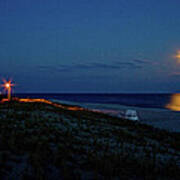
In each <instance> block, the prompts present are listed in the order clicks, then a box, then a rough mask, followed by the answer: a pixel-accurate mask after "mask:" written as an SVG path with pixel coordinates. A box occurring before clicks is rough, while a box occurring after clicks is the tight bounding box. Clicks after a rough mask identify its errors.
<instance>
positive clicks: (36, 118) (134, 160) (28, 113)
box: [0, 102, 180, 180]
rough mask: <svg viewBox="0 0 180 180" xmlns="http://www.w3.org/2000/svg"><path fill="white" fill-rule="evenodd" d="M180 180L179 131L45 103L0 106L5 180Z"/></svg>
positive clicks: (0, 149) (0, 163) (1, 171)
mask: <svg viewBox="0 0 180 180" xmlns="http://www.w3.org/2000/svg"><path fill="white" fill-rule="evenodd" d="M65 107H68V106H65ZM70 109H73V108H70ZM179 177H180V133H170V132H168V131H165V130H160V129H157V128H153V127H151V126H148V125H145V124H140V123H137V122H131V121H128V120H123V119H119V118H115V117H111V116H108V115H105V114H101V113H95V112H91V111H88V110H83V111H82V110H68V108H60V107H55V106H53V105H51V104H46V103H41V102H31V103H29V102H23V103H22V102H5V103H2V104H0V179H2V180H3V179H13V180H16V179H27V180H28V179H163V180H165V179H179Z"/></svg>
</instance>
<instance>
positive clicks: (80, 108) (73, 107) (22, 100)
mask: <svg viewBox="0 0 180 180" xmlns="http://www.w3.org/2000/svg"><path fill="white" fill-rule="evenodd" d="M18 101H19V102H29V103H33V102H39V103H45V104H49V105H52V106H54V107H57V108H62V109H66V110H70V111H83V110H85V109H84V108H82V107H77V106H68V107H67V106H63V105H61V104H57V103H54V102H52V101H48V100H46V99H19V100H18Z"/></svg>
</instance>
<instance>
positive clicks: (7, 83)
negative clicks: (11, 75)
mask: <svg viewBox="0 0 180 180" xmlns="http://www.w3.org/2000/svg"><path fill="white" fill-rule="evenodd" d="M3 82H4V84H3V85H1V87H4V88H5V90H6V91H7V92H8V93H7V94H8V100H9V101H10V100H11V91H12V89H11V87H13V86H14V84H12V81H11V80H9V81H6V80H5V79H3Z"/></svg>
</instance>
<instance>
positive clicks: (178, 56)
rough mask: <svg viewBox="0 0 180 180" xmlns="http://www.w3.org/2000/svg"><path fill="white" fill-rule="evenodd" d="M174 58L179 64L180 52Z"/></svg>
mask: <svg viewBox="0 0 180 180" xmlns="http://www.w3.org/2000/svg"><path fill="white" fill-rule="evenodd" d="M174 57H175V58H176V59H177V62H178V63H180V50H178V51H177V53H176V55H175V56H174Z"/></svg>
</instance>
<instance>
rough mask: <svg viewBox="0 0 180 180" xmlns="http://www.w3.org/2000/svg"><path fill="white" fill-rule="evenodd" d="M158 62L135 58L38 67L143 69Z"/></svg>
mask: <svg viewBox="0 0 180 180" xmlns="http://www.w3.org/2000/svg"><path fill="white" fill-rule="evenodd" d="M154 64H156V63H154V62H151V61H149V60H146V59H134V60H132V61H130V62H125V61H113V62H111V63H99V62H91V63H72V64H69V65H59V66H53V65H39V66H37V68H38V69H39V70H40V71H49V72H50V73H52V72H72V71H76V70H82V71H86V70H98V69H99V70H122V69H131V70H133V69H142V68H143V67H144V66H145V65H154Z"/></svg>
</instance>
